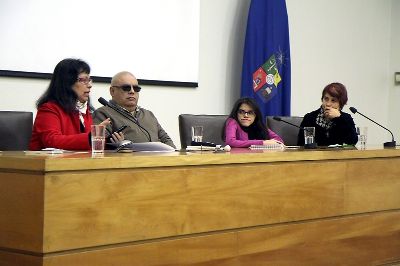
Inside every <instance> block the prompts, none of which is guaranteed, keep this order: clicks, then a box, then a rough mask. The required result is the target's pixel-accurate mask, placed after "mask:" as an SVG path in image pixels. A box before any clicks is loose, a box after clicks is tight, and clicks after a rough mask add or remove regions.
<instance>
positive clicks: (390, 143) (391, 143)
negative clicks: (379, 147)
mask: <svg viewBox="0 0 400 266" xmlns="http://www.w3.org/2000/svg"><path fill="white" fill-rule="evenodd" d="M349 109H350V111H351V112H352V113H353V114H355V113H359V114H360V115H362V116H363V117H365V118H366V119H368V120H369V121H371V122H374V123H375V124H377V125H378V126H380V127H382V128H384V129H386V130H387V131H389V133H390V134H391V135H392V141H388V142H385V143H383V147H396V141H395V140H394V136H393V133H392V131H390V130H389V129H387V128H386V127H384V126H382V125H381V124H379V123H378V122H375V121H374V120H372V119H371V118H369V117H367V116H365V115H363V114H362V113H360V112H359V111H357V109H356V108H354V107H350V108H349Z"/></svg>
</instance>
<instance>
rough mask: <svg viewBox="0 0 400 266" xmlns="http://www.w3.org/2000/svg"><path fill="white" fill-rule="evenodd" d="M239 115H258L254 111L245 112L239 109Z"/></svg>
mask: <svg viewBox="0 0 400 266" xmlns="http://www.w3.org/2000/svg"><path fill="white" fill-rule="evenodd" d="M238 114H240V115H243V116H244V115H247V116H255V115H256V113H254V111H252V110H250V111H245V110H243V109H239V110H238Z"/></svg>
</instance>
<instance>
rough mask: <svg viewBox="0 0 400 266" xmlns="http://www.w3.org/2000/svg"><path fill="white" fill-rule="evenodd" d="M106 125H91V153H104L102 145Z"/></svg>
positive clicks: (104, 139) (103, 143) (104, 140)
mask: <svg viewBox="0 0 400 266" xmlns="http://www.w3.org/2000/svg"><path fill="white" fill-rule="evenodd" d="M105 133H106V127H105V126H103V125H92V127H91V134H92V136H91V139H92V153H104V145H105V142H106V137H105V136H106V134H105Z"/></svg>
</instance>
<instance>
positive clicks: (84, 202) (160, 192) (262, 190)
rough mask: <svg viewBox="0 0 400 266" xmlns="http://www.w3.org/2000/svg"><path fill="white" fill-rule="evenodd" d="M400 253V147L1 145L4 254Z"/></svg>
mask: <svg viewBox="0 0 400 266" xmlns="http://www.w3.org/2000/svg"><path fill="white" fill-rule="evenodd" d="M395 261H400V149H381V148H377V149H373V148H372V149H367V150H342V149H333V150H327V149H326V150H311V151H310V150H308V151H305V150H299V151H290V150H286V151H250V150H247V149H236V150H235V149H234V150H232V151H231V152H230V153H212V152H196V153H185V152H182V153H179V152H173V153H129V154H116V153H106V154H105V155H104V157H99V158H91V154H88V153H65V154H61V155H43V154H36V153H34V154H32V153H29V154H28V153H27V154H25V153H23V152H2V153H0V265H29V266H35V265H57V266H65V265H71V266H72V265H74V266H75V265H85V266H91V265H96V266H102V265H339V264H346V265H352V264H353V265H366V264H384V263H389V262H395Z"/></svg>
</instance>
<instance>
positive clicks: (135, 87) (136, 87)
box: [111, 84, 142, 92]
mask: <svg viewBox="0 0 400 266" xmlns="http://www.w3.org/2000/svg"><path fill="white" fill-rule="evenodd" d="M111 87H114V88H118V89H121V90H123V91H125V92H130V91H131V89H133V90H134V91H135V92H139V91H140V90H141V89H142V88H141V87H139V86H137V85H130V84H124V85H121V86H111Z"/></svg>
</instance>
